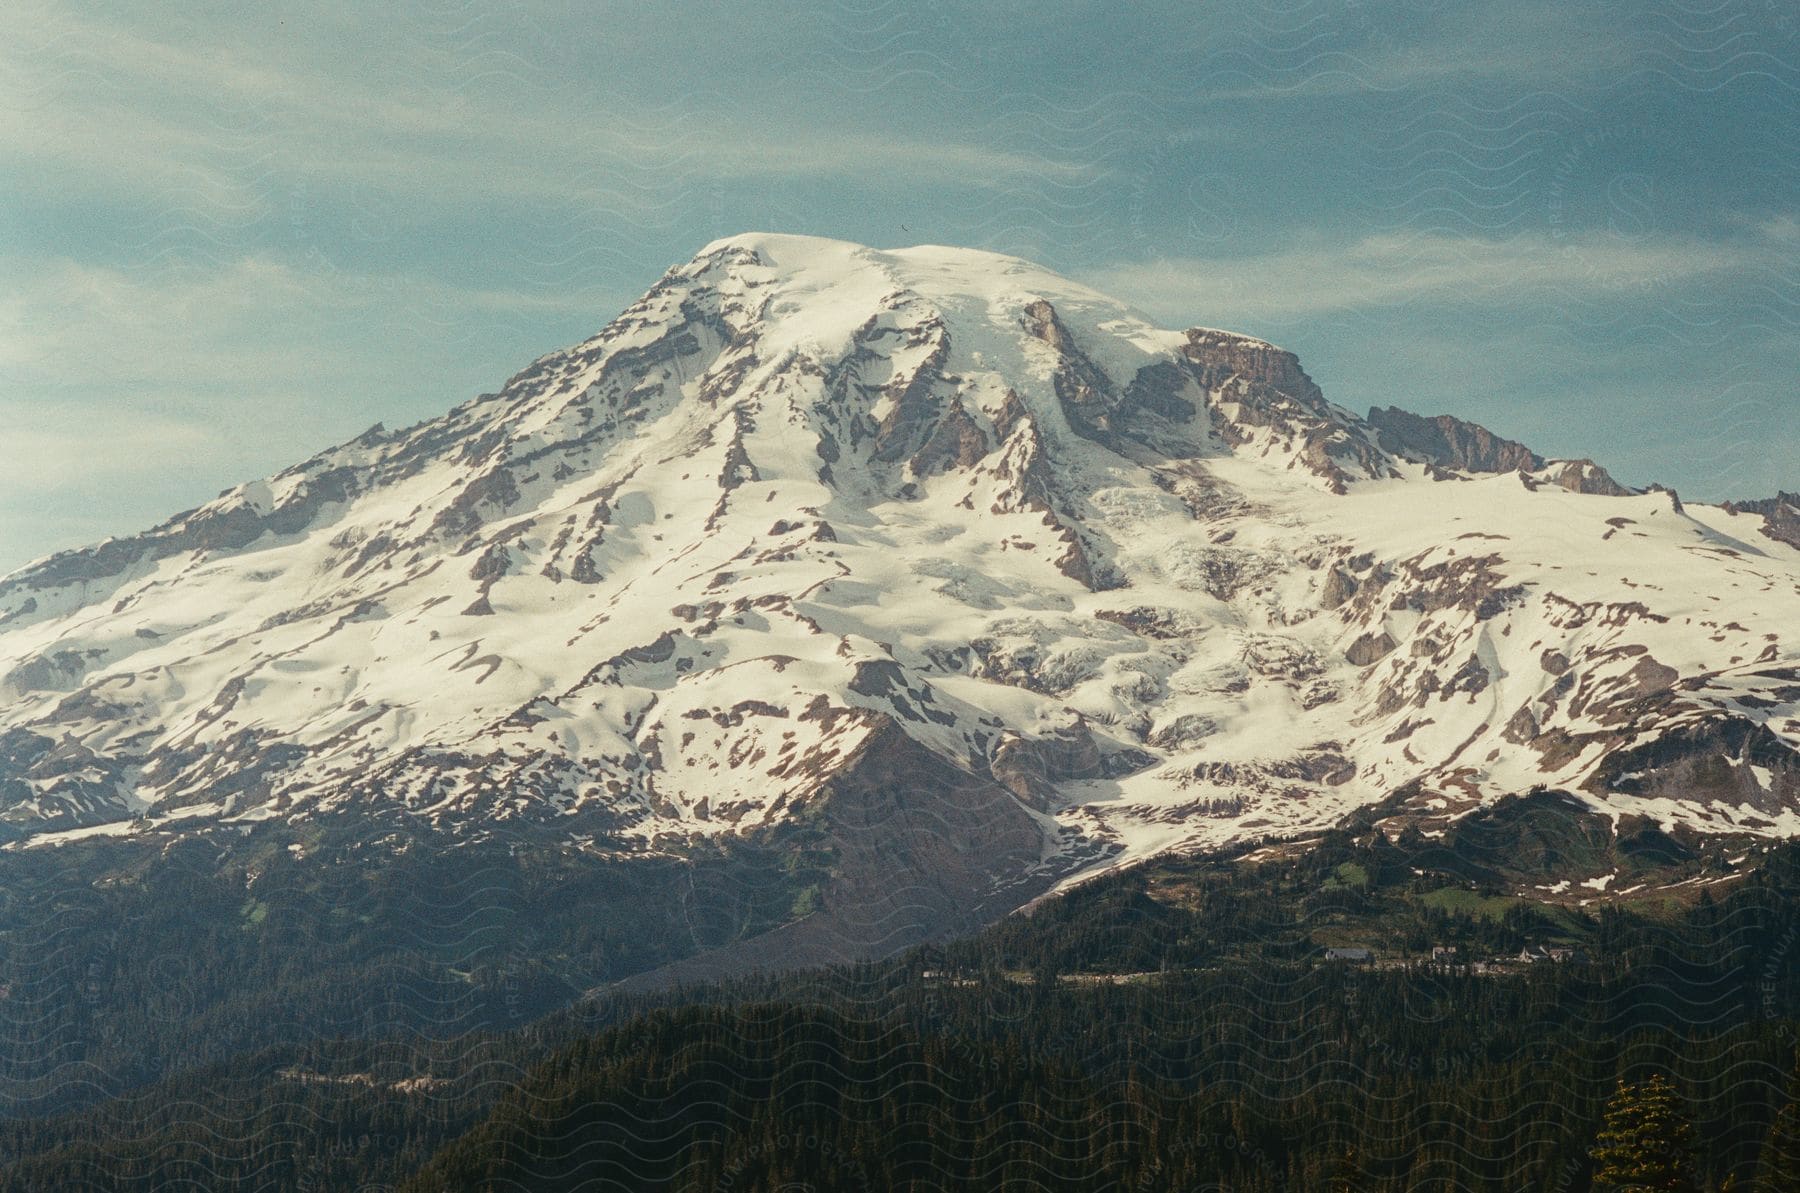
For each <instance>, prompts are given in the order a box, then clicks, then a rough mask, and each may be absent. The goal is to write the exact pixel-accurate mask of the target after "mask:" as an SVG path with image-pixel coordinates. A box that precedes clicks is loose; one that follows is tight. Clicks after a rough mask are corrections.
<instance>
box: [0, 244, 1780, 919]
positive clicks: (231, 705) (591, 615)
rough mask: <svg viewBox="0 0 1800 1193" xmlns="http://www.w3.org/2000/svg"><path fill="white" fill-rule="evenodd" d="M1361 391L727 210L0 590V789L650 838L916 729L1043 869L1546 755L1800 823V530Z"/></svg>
mask: <svg viewBox="0 0 1800 1193" xmlns="http://www.w3.org/2000/svg"><path fill="white" fill-rule="evenodd" d="M1372 419H1373V421H1371V419H1363V418H1359V417H1357V416H1355V415H1353V414H1351V413H1350V412H1349V411H1346V410H1344V409H1342V408H1340V407H1338V406H1335V405H1333V404H1332V403H1331V402H1330V401H1328V400H1327V399H1326V397H1325V395H1324V393H1323V392H1322V391H1321V389H1320V387H1319V386H1318V385H1317V384H1315V383H1314V381H1313V380H1312V378H1310V377H1309V376H1308V375H1307V374H1306V372H1305V371H1304V370H1303V369H1302V368H1301V366H1300V363H1299V360H1298V358H1297V357H1295V356H1294V355H1293V354H1292V353H1290V352H1287V351H1285V350H1283V349H1280V348H1277V347H1275V346H1274V345H1271V344H1269V343H1267V342H1265V341H1262V340H1258V339H1255V338H1253V337H1248V336H1241V335H1237V334H1234V333H1230V332H1221V331H1215V330H1210V329H1201V328H1195V329H1190V330H1186V331H1178V330H1171V329H1165V328H1159V327H1157V326H1156V325H1155V324H1154V323H1153V322H1152V321H1150V320H1149V319H1147V318H1145V317H1144V316H1142V315H1141V314H1138V313H1136V312H1134V311H1133V310H1132V309H1131V308H1130V307H1129V306H1127V305H1126V304H1124V303H1122V302H1119V301H1117V300H1115V299H1113V298H1110V297H1108V296H1106V295H1103V294H1099V293H1097V292H1095V291H1093V290H1091V289H1090V288H1088V287H1086V286H1083V285H1081V284H1080V283H1077V282H1072V281H1069V280H1067V279H1063V278H1059V277H1057V276H1056V275H1055V274H1053V273H1051V272H1050V271H1048V270H1044V269H1042V268H1040V267H1037V266H1034V265H1031V264H1029V263H1027V262H1023V261H1019V260H1017V259H1016V258H1010V257H1004V256H1000V255H997V254H991V253H985V252H981V251H978V250H966V249H945V248H939V247H933V246H921V247H916V248H907V249H894V250H876V249H870V248H866V247H863V246H859V245H853V244H848V243H845V242H842V241H832V240H824V239H819V238H812V237H796V236H780V235H774V234H767V233H750V234H745V235H741V236H735V237H730V238H727V239H725V240H721V241H715V242H714V243H713V244H711V245H708V246H707V247H706V248H705V249H704V250H702V252H701V253H700V254H699V255H698V256H696V257H695V258H693V259H692V260H691V261H689V262H687V263H686V264H684V265H680V266H677V267H676V268H674V269H672V270H671V271H670V272H669V273H668V274H666V275H665V276H664V277H663V279H662V280H661V281H659V282H658V283H657V285H656V286H654V287H653V288H652V289H651V290H650V291H649V292H648V293H646V294H645V295H644V296H643V297H642V298H641V299H640V300H639V301H638V302H636V303H634V304H632V306H631V307H629V308H627V309H626V310H625V311H624V312H623V313H622V314H621V315H620V316H619V318H617V319H616V320H614V321H613V322H612V323H611V324H609V325H608V326H607V327H606V328H604V329H603V330H602V331H600V332H599V333H598V334H596V335H595V336H593V337H591V338H589V339H588V340H586V341H584V342H583V343H581V344H578V345H575V346H574V347H571V348H569V349H566V350H563V351H560V352H553V353H550V354H547V355H546V356H543V357H540V358H539V359H538V360H537V361H534V362H532V364H531V365H530V366H528V367H527V368H526V369H524V370H523V371H521V372H520V373H518V374H516V375H515V376H514V377H512V378H511V379H509V380H508V381H507V382H506V383H505V384H504V385H503V386H502V387H501V388H500V389H499V390H498V391H496V392H494V393H490V394H483V395H480V396H479V397H477V398H475V399H472V400H470V401H468V402H464V403H463V404H461V405H459V406H457V407H456V408H454V409H453V410H451V411H449V412H448V413H447V414H445V415H444V416H442V417H441V418H438V419H434V420H431V421H429V422H425V423H421V424H419V425H417V426H414V427H409V428H404V429H401V430H397V431H382V430H379V429H375V430H371V431H370V432H368V433H366V434H365V435H363V436H361V437H359V438H358V439H356V440H354V441H352V442H350V443H347V444H345V445H343V446H342V447H339V448H336V449H333V450H332V451H329V452H325V453H322V454H321V455H319V456H317V457H315V458H314V459H312V460H309V461H306V462H305V463H303V464H300V465H297V466H296V467H294V468H291V469H288V470H286V471H284V472H282V473H280V474H278V475H276V476H274V477H271V478H269V479H267V480H265V481H259V482H254V483H251V484H247V485H243V486H240V487H238V488H237V489H234V490H232V491H230V492H228V493H227V494H225V495H224V496H222V497H221V498H220V499H218V500H217V501H215V502H211V503H208V504H207V505H206V506H203V507H201V508H200V509H198V510H194V511H189V512H188V513H186V514H183V515H178V516H177V517H176V518H173V519H171V520H170V521H169V522H167V523H165V524H164V525H163V526H161V527H158V528H156V529H154V530H152V531H149V532H147V533H145V534H143V535H140V536H135V537H132V538H127V539H117V540H110V541H108V542H107V543H104V544H101V545H99V546H96V547H92V548H88V549H85V550H82V551H73V552H66V553H63V554H62V555H58V556H55V557H52V558H51V559H49V560H46V561H42V562H40V563H39V564H36V565H33V566H31V567H28V568H26V569H23V570H22V571H20V572H17V573H14V574H13V575H12V576H10V577H8V578H6V579H5V580H0V694H3V695H4V699H3V700H0V820H3V821H4V822H5V823H8V824H10V825H12V826H13V830H14V831H15V832H16V833H17V834H19V835H20V836H21V837H24V838H29V839H33V840H39V839H41V840H51V839H58V838H57V836H56V834H58V833H67V832H69V831H77V832H94V831H108V832H113V831H120V832H123V831H131V824H132V820H131V817H132V816H133V814H134V813H136V812H139V811H144V810H148V811H149V812H151V813H152V814H153V816H155V817H159V818H165V819H167V818H173V817H188V818H194V819H195V820H196V822H222V823H243V822H248V821H252V820H263V819H270V818H290V819H291V818H304V817H307V816H311V815H316V814H319V813H322V812H325V811H345V810H353V811H360V812H362V813H363V814H366V815H369V816H372V817H381V816H388V815H393V816H400V815H404V816H408V817H416V818H422V819H424V820H426V821H429V822H431V823H434V824H438V825H441V826H443V827H445V828H447V829H453V830H455V831H467V832H482V831H486V830H488V829H489V828H491V826H492V825H494V824H495V823H498V822H512V821H521V822H526V823H529V824H532V825H536V826H540V827H545V828H549V829H554V830H556V831H558V832H562V833H567V834H571V835H574V836H575V837H578V838H579V839H581V840H582V841H585V842H588V843H589V845H590V846H591V847H592V848H594V849H599V850H603V851H606V850H611V851H620V852H629V851H633V850H642V849H646V848H652V847H655V848H661V847H664V846H666V845H667V844H668V843H669V842H672V841H681V840H689V841H691V840H694V839H697V838H703V837H711V836H722V835H725V836H730V835H740V834H745V833H754V832H758V831H762V830H765V829H770V828H772V827H774V826H778V825H781V824H783V823H786V822H788V821H789V820H791V819H793V818H794V817H796V816H803V815H806V814H807V813H806V809H808V808H809V807H813V806H815V805H817V804H818V803H819V802H821V801H827V802H828V801H831V800H833V799H842V798H847V796H846V795H845V793H846V792H852V791H854V792H857V793H859V794H858V795H857V798H859V799H863V798H866V799H870V800H874V801H877V802H879V801H880V800H883V799H889V798H900V797H899V796H897V795H896V794H895V792H894V791H891V790H889V789H888V787H884V786H883V784H889V785H890V786H891V782H898V781H899V780H898V779H896V778H895V776H904V775H908V774H918V773H923V772H924V771H926V770H930V771H932V773H933V774H934V775H936V776H937V778H936V779H934V782H935V783H937V787H936V788H934V790H937V791H938V792H939V795H940V796H941V797H942V799H943V800H945V801H950V802H955V801H957V800H962V801H965V806H966V807H975V806H980V807H985V808H991V809H995V811H994V813H993V817H990V818H989V820H988V823H989V824H990V826H999V825H1002V824H1003V825H1004V826H1005V830H1004V832H1005V836H1006V839H1007V840H1008V841H1009V842H1010V844H1009V845H1008V846H1007V848H1006V850H1005V851H1003V852H1004V853H1005V856H1007V857H1010V858H1016V857H1020V856H1025V855H1030V856H1032V857H1038V858H1040V859H1041V861H1040V862H1038V863H1036V864H1035V865H1036V866H1037V867H1038V868H1036V869H1033V870H1032V873H1033V874H1035V875H1037V877H1038V878H1039V879H1042V880H1043V881H1050V880H1051V879H1052V878H1054V877H1055V876H1057V875H1063V874H1067V873H1071V872H1073V871H1075V870H1077V869H1079V868H1080V867H1082V866H1085V865H1089V864H1092V863H1093V862H1095V861H1096V860H1097V859H1101V858H1106V857H1111V858H1113V859H1115V860H1116V859H1118V858H1122V857H1128V856H1141V855H1143V854H1145V853H1149V852H1155V851H1157V850H1159V849H1164V848H1172V847H1177V846H1180V847H1193V846H1200V845H1217V844H1223V843H1226V842H1230V841H1235V840H1240V839H1243V838H1245V837H1248V836H1262V835H1269V834H1288V833H1296V832H1304V831H1307V830H1309V829H1314V828H1318V827H1320V826H1322V825H1325V824H1329V823H1331V822H1332V821H1333V820H1334V819H1335V818H1337V817H1338V816H1340V815H1342V814H1344V813H1345V812H1346V811H1347V810H1349V809H1352V808H1356V807H1360V806H1363V805H1366V804H1371V803H1374V802H1377V801H1381V800H1393V801H1397V802H1394V803H1391V804H1390V806H1392V807H1395V808H1397V809H1399V810H1398V811H1397V812H1396V813H1395V814H1396V815H1402V816H1404V817H1406V818H1409V819H1411V820H1413V821H1415V822H1418V823H1424V824H1427V825H1429V824H1431V823H1441V822H1442V821H1444V820H1445V819H1447V818H1450V817H1453V816H1455V815H1456V814H1458V813H1459V811H1463V810H1467V809H1470V808H1473V807H1477V806H1479V805H1480V804H1481V803H1483V802H1484V801H1487V800H1491V799H1494V798H1498V797H1499V796H1500V795H1503V794H1506V793H1508V792H1511V791H1518V790H1523V789H1525V788H1528V787H1531V786H1536V785H1553V786H1558V787H1561V788H1564V789H1567V790H1571V791H1580V792H1583V793H1584V795H1585V797H1586V798H1588V799H1590V800H1592V801H1593V802H1594V803H1595V804H1596V805H1597V806H1599V807H1601V808H1603V809H1618V810H1621V811H1622V810H1623V809H1625V808H1626V807H1640V806H1642V807H1648V806H1651V805H1649V804H1644V803H1642V802H1641V801H1644V800H1654V801H1656V802H1655V804H1654V806H1655V807H1656V808H1657V809H1658V815H1662V816H1664V817H1665V818H1667V819H1670V820H1671V821H1678V822H1682V823H1687V824H1690V825H1695V826H1701V827H1703V828H1706V827H1710V828H1712V829H1715V830H1721V831H1722V830H1724V829H1731V830H1733V831H1762V832H1787V831H1791V829H1792V828H1795V827H1800V812H1797V811H1796V808H1797V807H1800V768H1797V767H1796V766H1795V764H1794V762H1793V753H1792V750H1793V743H1794V742H1795V741H1797V740H1800V722H1797V721H1796V719H1795V718H1796V715H1797V713H1796V708H1795V700H1794V688H1793V683H1794V674H1795V668H1796V665H1797V664H1800V655H1797V654H1796V649H1795V646H1794V644H1793V643H1791V642H1789V641H1786V640H1784V639H1783V638H1782V636H1781V635H1782V634H1783V633H1784V632H1785V631H1786V629H1787V627H1789V626H1792V625H1794V624H1796V623H1800V617H1797V616H1796V595H1797V593H1800V587H1797V585H1800V580H1797V579H1796V577H1797V575H1800V562H1797V561H1800V553H1797V552H1795V551H1794V549H1793V548H1791V547H1790V546H1788V545H1787V544H1786V543H1785V542H1781V541H1776V540H1772V539H1770V538H1766V537H1761V536H1754V537H1756V540H1757V541H1756V542H1755V543H1752V542H1750V541H1749V539H1748V538H1747V537H1744V536H1741V535H1740V536H1734V533H1733V531H1734V525H1733V523H1734V520H1733V518H1732V517H1731V515H1730V514H1728V513H1726V512H1725V511H1722V510H1715V509H1712V508H1710V507H1703V506H1692V505H1690V506H1688V507H1686V508H1685V509H1683V508H1680V507H1675V506H1673V505H1672V503H1671V502H1670V501H1669V500H1668V498H1667V497H1666V496H1665V495H1659V494H1651V495H1636V494H1632V493H1631V492H1630V491H1628V490H1624V489H1622V488H1620V487H1618V486H1616V485H1611V486H1610V487H1608V485H1609V484H1610V482H1607V484H1603V483H1602V480H1601V478H1603V477H1604V473H1603V472H1601V471H1600V470H1598V468H1597V467H1596V466H1593V465H1591V464H1586V463H1582V462H1569V463H1566V464H1561V465H1559V464H1558V463H1557V462H1554V461H1552V462H1549V463H1548V464H1547V465H1545V467H1543V468H1540V469H1537V470H1535V471H1529V470H1528V471H1524V472H1519V471H1514V472H1487V471H1484V469H1485V468H1486V467H1487V466H1489V465H1492V464H1497V463H1500V462H1502V457H1504V462H1507V463H1525V462H1535V460H1536V458H1535V457H1530V455H1529V453H1524V454H1523V455H1520V453H1521V452H1524V449H1522V448H1519V447H1518V445H1512V444H1508V443H1506V441H1503V440H1496V439H1493V437H1491V436H1488V437H1486V438H1484V436H1486V432H1484V431H1481V430H1480V428H1475V427H1473V425H1472V424H1464V423H1460V422H1454V420H1453V421H1452V423H1445V422H1443V421H1442V420H1438V421H1437V422H1434V423H1431V424H1430V425H1429V426H1426V425H1423V420H1419V422H1413V421H1408V420H1410V419H1412V416H1406V415H1404V414H1403V412H1396V411H1392V410H1390V411H1387V412H1380V411H1377V412H1375V414H1374V415H1373V416H1372ZM1477 432H1479V434H1477ZM1515 457H1516V458H1515ZM1552 473H1554V475H1552ZM1545 481H1550V482H1552V483H1543V482H1545ZM1606 493H1611V494H1613V495H1611V496H1606V495H1602V494H1606ZM1743 521H1745V522H1747V521H1748V519H1744V520H1743ZM1626 589H1629V591H1626ZM1721 599H1723V600H1728V601H1730V604H1729V606H1726V608H1729V610H1730V614H1731V615H1730V616H1729V617H1727V616H1721V615H1720V614H1719V612H1718V608H1719V607H1718V606H1717V605H1716V604H1715V602H1716V601H1718V600H1721ZM1677 730H1679V739H1678V740H1677V738H1675V737H1670V736H1669V735H1670V734H1672V733H1675V732H1676V731H1677ZM1665 742H1669V743H1674V744H1670V745H1668V746H1667V748H1666V749H1664V748H1663V746H1662V744H1660V743H1665ZM1659 750H1661V751H1662V752H1658V751H1659ZM1634 751H1635V753H1634ZM1721 751H1726V752H1730V753H1731V757H1732V761H1731V763H1730V765H1731V766H1732V767H1733V768H1734V769H1732V770H1731V772H1730V775H1731V776H1732V777H1731V780H1730V782H1729V783H1725V784H1723V785H1719V784H1714V785H1713V786H1711V787H1707V788H1706V789H1705V791H1706V794H1705V795H1704V797H1695V796H1693V795H1692V794H1691V791H1690V788H1689V787H1688V786H1684V785H1683V784H1684V780H1683V779H1682V778H1681V776H1682V774H1684V773H1685V772H1684V771H1683V769H1682V768H1684V767H1688V768H1692V767H1695V766H1700V765H1701V762H1700V761H1696V760H1697V759H1703V758H1705V757H1711V756H1713V755H1716V754H1719V753H1720V752H1721ZM1709 773H1710V772H1709ZM881 776H887V777H886V778H882V777H881ZM890 781H891V782H890ZM934 798H937V797H934ZM1632 801H1640V802H1639V803H1633V802H1632ZM872 806H873V805H872ZM946 806H948V805H947V804H946ZM996 831H998V829H996ZM1020 833H1041V835H1042V840H1041V841H1034V842H1033V843H1032V844H1031V846H1030V848H1025V847H1023V846H1021V845H1020V844H1019V834H1020ZM1008 864H1009V865H1010V864H1012V863H1008ZM1021 864H1023V863H1021ZM1018 877H1019V876H1018V875H1017V874H1014V875H1012V878H1011V879H1007V880H1006V881H1012V880H1013V879H1017V878H1018ZM996 881H997V882H999V881H1001V876H996ZM997 889H998V888H997ZM1006 889H1011V888H1010V887H1007V888H1006Z"/></svg>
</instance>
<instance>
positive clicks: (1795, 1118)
mask: <svg viewBox="0 0 1800 1193" xmlns="http://www.w3.org/2000/svg"><path fill="white" fill-rule="evenodd" d="M1758 1168H1759V1176H1760V1178H1761V1184H1760V1186H1759V1187H1760V1188H1762V1189H1764V1190H1767V1193H1800V1054H1796V1056H1795V1059H1794V1075H1793V1076H1792V1077H1791V1078H1789V1079H1788V1101H1787V1105H1786V1106H1783V1107H1782V1108H1781V1110H1780V1111H1778V1112H1777V1113H1776V1115H1775V1122H1774V1123H1773V1124H1772V1125H1771V1126H1770V1128H1769V1139H1768V1142H1767V1143H1765V1144H1764V1145H1763V1151H1762V1162H1761V1164H1760V1165H1759V1166H1758Z"/></svg>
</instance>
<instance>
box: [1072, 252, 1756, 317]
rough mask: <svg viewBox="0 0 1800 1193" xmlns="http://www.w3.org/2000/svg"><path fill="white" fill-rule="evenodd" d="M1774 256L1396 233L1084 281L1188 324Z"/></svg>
mask: <svg viewBox="0 0 1800 1193" xmlns="http://www.w3.org/2000/svg"><path fill="white" fill-rule="evenodd" d="M1762 259H1763V258H1762V257H1761V256H1760V254H1759V253H1758V252H1757V250H1756V246H1754V245H1751V244H1739V243H1717V242H1707V241H1700V240H1663V241H1648V242H1635V243H1634V242H1630V241H1626V240H1623V239H1620V238H1617V237H1612V236H1608V235H1606V234H1604V233H1600V234H1594V235H1584V236H1566V237H1558V236H1555V235H1551V234H1542V233H1533V234H1521V235H1515V236H1512V237H1507V238H1504V239H1490V238H1485V237H1475V236H1451V235H1445V234H1442V233H1417V234H1410V235H1408V234H1398V233H1384V234H1379V235H1371V236H1364V237H1361V238H1359V239H1356V240H1353V241H1349V242H1346V243H1341V244H1311V245H1303V246H1296V247H1293V248H1288V249H1282V250H1279V251H1276V252H1270V253H1263V254H1259V255H1255V256H1247V257H1232V258H1201V257H1190V258H1164V259H1158V260H1155V261H1148V262H1141V263H1121V264H1116V265H1112V266H1108V267H1104V268H1101V269H1098V270H1094V271H1090V272H1089V273H1087V274H1086V275H1085V276H1084V280H1086V281H1088V282H1089V283H1091V284H1092V285H1094V286H1095V287H1097V288H1099V289H1101V290H1105V291H1107V292H1108V293H1111V294H1115V295H1117V296H1119V297H1120V298H1123V299H1126V300H1128V301H1131V302H1134V303H1136V304H1137V305H1139V306H1141V307H1144V308H1145V309H1146V310H1149V311H1151V312H1153V313H1155V314H1157V315H1159V316H1162V317H1164V318H1173V319H1175V320H1176V321H1178V322H1179V321H1181V320H1184V319H1185V320H1189V321H1192V320H1194V319H1196V318H1204V317H1206V315H1207V313H1208V312H1219V311H1229V312H1231V313H1232V316H1233V317H1234V318H1235V319H1237V320H1239V321H1240V322H1241V321H1245V320H1248V321H1253V322H1254V321H1263V320H1275V321H1284V320H1289V319H1294V318H1300V317H1306V316H1317V315H1329V314H1334V313H1340V312H1346V311H1357V310H1369V309H1376V308H1384V307H1396V306H1403V305H1406V304H1410V303H1417V302H1427V301H1429V302H1433V303H1451V304H1460V305H1465V306H1483V305H1486V306H1494V305H1512V304H1517V303H1522V302H1530V301H1541V300H1544V299H1546V298H1551V299H1564V300H1567V299H1580V298H1596V297H1610V298H1613V299H1617V298H1622V297H1629V296H1630V295H1632V294H1633V293H1638V292H1642V291H1644V290H1645V289H1647V288H1650V287H1653V286H1664V285H1667V284H1670V283H1674V282H1680V281H1683V280H1691V279H1699V278H1707V277H1719V276H1721V275H1728V274H1732V273H1735V272H1739V271H1742V270H1745V269H1749V268H1754V267H1756V266H1758V265H1759V264H1760V263H1761V261H1762Z"/></svg>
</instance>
